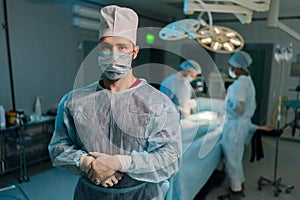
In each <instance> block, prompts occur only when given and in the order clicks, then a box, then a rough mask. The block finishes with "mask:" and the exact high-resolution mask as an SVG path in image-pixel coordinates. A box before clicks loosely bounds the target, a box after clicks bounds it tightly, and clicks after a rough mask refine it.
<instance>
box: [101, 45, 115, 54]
mask: <svg viewBox="0 0 300 200" xmlns="http://www.w3.org/2000/svg"><path fill="white" fill-rule="evenodd" d="M111 50H112V47H111V46H110V45H106V44H103V45H101V44H100V45H99V51H100V52H107V51H111Z"/></svg>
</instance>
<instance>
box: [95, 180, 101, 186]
mask: <svg viewBox="0 0 300 200" xmlns="http://www.w3.org/2000/svg"><path fill="white" fill-rule="evenodd" d="M93 182H94V183H95V184H96V185H99V184H100V183H101V181H99V179H94V181H93Z"/></svg>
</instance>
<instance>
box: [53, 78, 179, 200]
mask: <svg viewBox="0 0 300 200" xmlns="http://www.w3.org/2000/svg"><path fill="white" fill-rule="evenodd" d="M179 120H180V119H179V114H178V112H177V110H176V108H175V106H174V104H173V103H172V102H171V101H170V100H169V98H168V97H167V96H165V95H164V94H162V93H161V92H159V91H158V90H156V89H155V88H153V87H152V86H150V85H149V84H148V83H146V81H145V80H142V82H141V83H140V84H138V85H137V86H134V87H133V88H129V89H127V90H124V91H120V92H111V91H110V90H107V89H104V88H102V87H101V86H100V85H99V83H98V82H97V83H94V84H92V85H90V86H88V87H86V88H81V89H76V90H74V91H71V92H69V93H68V94H66V95H65V96H64V97H63V98H62V100H61V102H60V105H59V108H58V113H57V117H56V122H55V131H54V134H53V137H52V139H51V142H50V144H49V147H48V148H49V153H50V158H51V160H52V163H53V165H54V166H56V167H59V168H61V169H64V170H67V171H69V172H71V173H75V174H82V172H81V171H80V169H79V161H80V157H81V155H82V154H84V153H87V152H102V153H106V154H110V155H115V154H122V155H131V157H132V165H131V166H130V168H129V171H128V172H127V173H126V174H125V175H124V176H123V178H122V179H121V181H120V182H119V183H118V184H117V185H115V186H114V187H113V188H112V189H111V188H103V187H101V186H96V185H94V184H93V183H92V182H90V181H89V180H88V179H87V178H86V177H84V175H83V179H84V180H83V179H82V178H81V179H82V181H81V183H80V184H79V185H78V187H80V185H82V184H85V185H89V186H90V188H94V189H96V194H99V195H100V193H101V195H100V196H104V195H105V194H107V193H108V194H109V195H108V197H107V199H114V198H121V197H120V196H114V194H110V193H112V192H111V191H115V192H116V191H117V192H116V193H118V194H120V193H121V194H122V193H126V192H127V194H128V195H129V193H130V195H131V196H132V195H133V193H134V192H133V191H132V189H130V187H131V186H132V188H133V189H134V188H135V191H136V194H137V195H140V196H135V197H132V198H143V199H144V198H146V199H148V198H149V197H151V198H153V195H158V194H156V193H155V192H154V191H153V184H154V185H155V186H156V187H157V186H158V184H157V183H160V182H162V181H164V180H167V179H169V178H170V177H171V176H173V175H174V174H175V173H176V172H177V171H178V169H179V163H180V157H181V154H182V144H181V129H180V125H179ZM81 179H80V180H81ZM124 182H126V183H124ZM151 184H152V185H151ZM137 185H140V186H141V187H138V186H137ZM148 185H150V186H148ZM127 186H128V188H126V187H127ZM78 187H77V190H78ZM151 187H152V189H149V190H148V191H147V188H151ZM81 189H82V190H84V189H83V188H82V187H81ZM98 189H100V190H99V191H98ZM141 190H143V191H146V192H143V193H141ZM120 191H121V192H120ZM122 191H124V192H122ZM75 193H76V192H75ZM77 193H78V191H77ZM87 193H90V195H92V194H93V192H92V191H87ZM122 195H123V194H122ZM128 195H127V197H128V198H129V199H130V196H128ZM141 195H142V196H141ZM90 197H91V198H90V199H93V197H92V196H90ZM123 197H124V198H127V197H126V196H122V198H123ZM86 198H87V199H88V196H86ZM79 199H80V198H79ZM104 199H105V198H104Z"/></svg>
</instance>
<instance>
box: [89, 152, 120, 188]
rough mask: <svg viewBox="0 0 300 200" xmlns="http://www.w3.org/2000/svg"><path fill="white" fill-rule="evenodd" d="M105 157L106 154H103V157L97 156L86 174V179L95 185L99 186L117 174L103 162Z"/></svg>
mask: <svg viewBox="0 0 300 200" xmlns="http://www.w3.org/2000/svg"><path fill="white" fill-rule="evenodd" d="M106 156H107V155H106V154H103V156H98V157H97V159H94V160H93V161H92V163H91V168H90V170H89V171H88V173H87V176H88V178H89V179H90V180H91V181H92V182H94V183H95V184H96V185H99V184H100V183H102V182H103V181H105V180H107V179H108V178H110V177H111V176H112V175H113V174H115V173H116V172H117V170H115V169H114V168H112V167H111V166H110V165H109V164H108V163H107V161H106V160H105V158H106Z"/></svg>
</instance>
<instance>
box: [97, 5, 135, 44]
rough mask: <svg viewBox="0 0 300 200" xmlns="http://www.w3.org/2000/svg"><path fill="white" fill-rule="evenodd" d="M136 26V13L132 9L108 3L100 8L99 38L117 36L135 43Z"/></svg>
mask: <svg viewBox="0 0 300 200" xmlns="http://www.w3.org/2000/svg"><path fill="white" fill-rule="evenodd" d="M137 26H138V15H137V14H136V13H135V12H134V11H133V10H132V9H129V8H124V7H119V6H115V5H110V6H105V7H103V8H102V9H101V10H100V30H99V39H101V38H102V37H105V36H118V37H123V38H126V39H128V40H130V41H132V43H133V44H134V45H135V44H136V35H137Z"/></svg>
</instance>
